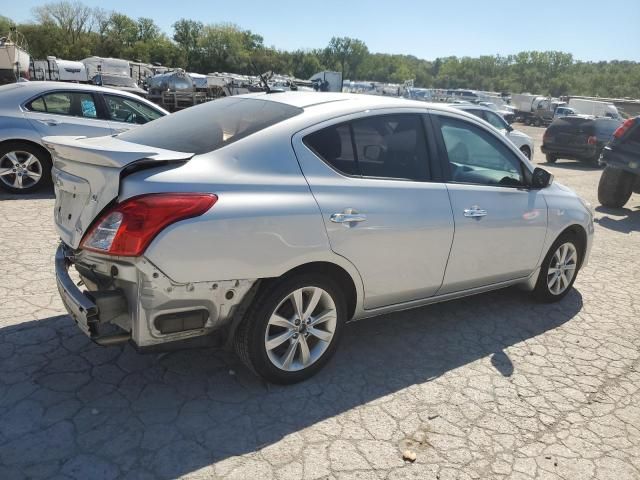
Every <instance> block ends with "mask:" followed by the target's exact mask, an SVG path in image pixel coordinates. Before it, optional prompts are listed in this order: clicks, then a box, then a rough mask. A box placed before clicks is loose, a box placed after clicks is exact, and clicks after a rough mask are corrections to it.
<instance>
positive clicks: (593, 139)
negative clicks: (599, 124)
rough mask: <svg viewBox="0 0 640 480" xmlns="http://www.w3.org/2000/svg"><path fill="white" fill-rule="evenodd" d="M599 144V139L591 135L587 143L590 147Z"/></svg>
mask: <svg viewBox="0 0 640 480" xmlns="http://www.w3.org/2000/svg"><path fill="white" fill-rule="evenodd" d="M597 142H598V138H597V137H596V136H595V135H589V138H587V143H588V144H589V145H595V144H596V143H597Z"/></svg>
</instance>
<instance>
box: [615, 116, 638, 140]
mask: <svg viewBox="0 0 640 480" xmlns="http://www.w3.org/2000/svg"><path fill="white" fill-rule="evenodd" d="M635 121H636V119H635V118H628V119H627V120H625V121H624V123H623V124H622V125H620V126H619V127H618V128H617V129H616V131H615V132H613V137H614V138H620V137H622V136H623V135H624V134H625V133H627V130H629V129H630V128H631V127H632V126H633V124H634V122H635Z"/></svg>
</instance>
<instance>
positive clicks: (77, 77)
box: [31, 56, 89, 83]
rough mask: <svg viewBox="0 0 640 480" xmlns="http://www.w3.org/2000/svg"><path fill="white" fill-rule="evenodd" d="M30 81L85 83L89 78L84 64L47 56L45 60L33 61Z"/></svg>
mask: <svg viewBox="0 0 640 480" xmlns="http://www.w3.org/2000/svg"><path fill="white" fill-rule="evenodd" d="M31 80H53V81H56V82H76V83H87V82H88V81H89V76H88V74H87V67H85V65H84V63H82V62H74V61H72V60H62V59H60V58H56V57H52V56H49V57H47V59H46V60H34V61H33V64H32V66H31Z"/></svg>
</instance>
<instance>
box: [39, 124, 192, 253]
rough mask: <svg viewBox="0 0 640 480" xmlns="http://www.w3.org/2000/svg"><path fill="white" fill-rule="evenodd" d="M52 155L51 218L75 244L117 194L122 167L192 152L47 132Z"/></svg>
mask: <svg viewBox="0 0 640 480" xmlns="http://www.w3.org/2000/svg"><path fill="white" fill-rule="evenodd" d="M43 142H44V144H45V145H46V147H47V148H48V149H49V151H50V152H51V156H52V159H53V169H52V179H53V184H54V189H55V195H56V203H55V211H54V219H55V223H56V229H57V231H58V234H59V235H60V238H61V239H62V241H63V242H65V243H66V244H67V245H69V246H71V247H73V248H78V246H79V245H80V240H81V239H82V236H83V235H84V233H85V232H86V231H87V229H88V228H89V226H90V225H91V223H92V222H93V220H94V219H95V217H96V216H97V215H98V214H99V213H100V212H101V211H102V210H103V209H104V208H105V207H106V206H107V205H108V204H109V203H111V202H112V201H113V200H114V199H115V198H116V197H117V196H118V192H119V190H120V178H121V175H122V173H123V172H126V171H127V170H128V169H131V168H134V167H140V168H148V167H150V166H160V165H161V164H163V163H177V164H182V163H184V162H186V161H188V160H189V159H190V158H191V157H193V154H192V153H187V152H175V151H172V150H164V149H161V148H154V147H149V146H146V145H140V144H137V143H131V142H125V141H124V140H120V139H118V137H116V136H114V137H97V138H85V137H45V138H43Z"/></svg>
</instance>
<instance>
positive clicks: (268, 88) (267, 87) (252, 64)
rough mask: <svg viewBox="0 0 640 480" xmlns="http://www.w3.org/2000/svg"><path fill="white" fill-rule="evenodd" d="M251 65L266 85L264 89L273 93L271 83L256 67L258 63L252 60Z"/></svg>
mask: <svg viewBox="0 0 640 480" xmlns="http://www.w3.org/2000/svg"><path fill="white" fill-rule="evenodd" d="M251 66H252V67H253V73H255V74H256V75H257V76H258V77H259V78H260V81H261V82H262V84H263V85H264V89H265V91H266V92H267V93H271V87H270V86H269V84H268V83H267V81H266V80H265V78H264V77H263V76H262V74H261V73H260V72H259V71H258V69H257V68H256V64H255V63H253V62H251Z"/></svg>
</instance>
